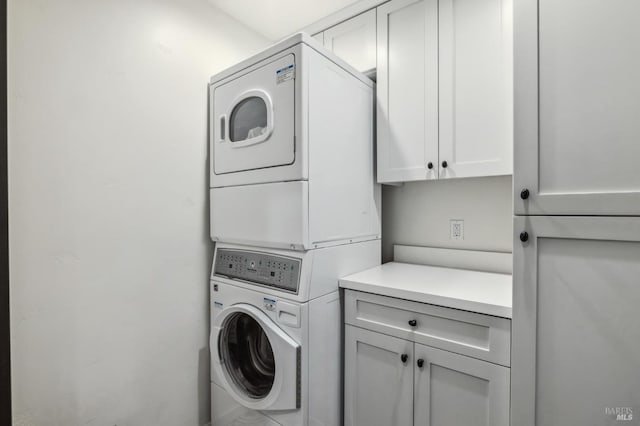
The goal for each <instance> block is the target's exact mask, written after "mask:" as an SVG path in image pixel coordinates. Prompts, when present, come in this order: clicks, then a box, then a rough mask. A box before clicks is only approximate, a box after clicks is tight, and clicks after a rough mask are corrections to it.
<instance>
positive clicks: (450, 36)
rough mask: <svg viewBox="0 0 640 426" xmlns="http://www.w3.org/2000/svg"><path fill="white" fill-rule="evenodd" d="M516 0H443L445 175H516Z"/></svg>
mask: <svg viewBox="0 0 640 426" xmlns="http://www.w3.org/2000/svg"><path fill="white" fill-rule="evenodd" d="M511 2H512V0H440V1H439V5H440V8H439V24H440V27H439V28H440V31H439V34H440V62H439V67H440V73H439V76H440V165H441V168H440V177H441V178H456V177H469V176H492V175H509V174H511V173H512V163H513V161H512V156H513V28H512V22H513V19H512V3H511ZM445 164H446V167H445Z"/></svg>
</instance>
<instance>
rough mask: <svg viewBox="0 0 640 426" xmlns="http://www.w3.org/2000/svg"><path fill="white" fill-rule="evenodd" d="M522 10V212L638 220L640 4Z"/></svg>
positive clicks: (594, 0) (518, 83) (535, 1)
mask: <svg viewBox="0 0 640 426" xmlns="http://www.w3.org/2000/svg"><path fill="white" fill-rule="evenodd" d="M514 12H515V14H514V16H515V28H516V33H515V52H516V56H515V114H516V115H515V118H516V128H515V137H516V141H517V145H516V150H515V168H516V173H515V175H514V189H515V191H516V193H515V196H514V200H515V211H516V214H530V215H556V214H557V215H640V171H639V170H640V168H639V166H638V164H639V161H638V160H639V159H640V78H639V77H638V76H639V75H640V73H639V71H638V70H639V69H640V25H638V17H640V2H639V1H637V0H610V1H601V0H519V1H518V2H517V3H516V6H515V11H514ZM595 29H597V30H595ZM525 190H527V191H525ZM522 192H524V194H522V197H521V193H522ZM527 194H528V197H526V195H527Z"/></svg>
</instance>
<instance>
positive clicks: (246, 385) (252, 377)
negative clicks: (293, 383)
mask: <svg viewBox="0 0 640 426" xmlns="http://www.w3.org/2000/svg"><path fill="white" fill-rule="evenodd" d="M218 349H219V352H220V356H221V358H222V360H223V361H224V368H225V369H226V370H227V373H228V375H229V376H230V377H231V379H232V380H233V382H234V383H235V384H236V385H237V386H238V387H239V388H240V389H241V390H242V391H243V392H244V393H245V394H246V395H247V396H248V397H250V398H253V399H262V398H264V397H266V396H267V395H268V394H269V392H271V388H272V387H273V380H274V376H275V371H276V365H275V360H274V357H273V349H272V348H271V343H269V338H268V337H267V335H266V334H265V332H264V330H263V329H262V327H261V326H260V324H259V323H258V322H257V321H256V320H255V319H254V318H253V317H252V316H251V315H248V314H246V313H244V312H235V313H233V314H231V315H230V316H229V318H227V319H226V320H225V325H224V328H223V331H222V333H221V334H220V337H219V340H218Z"/></svg>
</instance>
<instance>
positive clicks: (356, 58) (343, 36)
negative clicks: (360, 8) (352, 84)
mask: <svg viewBox="0 0 640 426" xmlns="http://www.w3.org/2000/svg"><path fill="white" fill-rule="evenodd" d="M324 46H325V47H326V48H327V49H329V50H331V51H332V52H333V53H335V54H336V55H337V56H339V57H340V58H342V59H344V60H345V61H347V62H348V63H349V64H350V65H351V66H353V67H354V68H355V69H357V70H358V71H369V70H372V69H374V68H375V67H376V11H375V9H372V10H370V11H368V12H364V13H362V14H360V15H358V16H356V17H353V18H351V19H349V20H348V21H345V22H342V23H340V24H338V25H336V26H333V27H331V28H329V29H328V30H326V31H325V32H324Z"/></svg>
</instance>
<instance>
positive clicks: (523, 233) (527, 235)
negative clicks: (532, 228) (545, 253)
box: [520, 231, 529, 243]
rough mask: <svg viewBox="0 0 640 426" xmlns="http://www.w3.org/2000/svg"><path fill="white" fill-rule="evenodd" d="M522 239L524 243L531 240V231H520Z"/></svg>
mask: <svg viewBox="0 0 640 426" xmlns="http://www.w3.org/2000/svg"><path fill="white" fill-rule="evenodd" d="M520 241H522V242H523V243H526V242H527V241H529V233H528V232H527V231H524V232H521V233H520Z"/></svg>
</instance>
